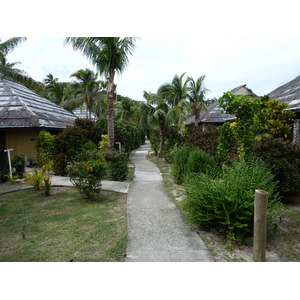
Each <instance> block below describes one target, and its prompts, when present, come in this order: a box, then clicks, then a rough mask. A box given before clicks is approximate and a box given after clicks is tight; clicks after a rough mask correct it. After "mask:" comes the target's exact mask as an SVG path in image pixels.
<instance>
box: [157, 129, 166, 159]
mask: <svg viewBox="0 0 300 300" xmlns="http://www.w3.org/2000/svg"><path fill="white" fill-rule="evenodd" d="M159 135H160V143H159V150H158V156H159V157H160V156H161V155H162V153H163V151H164V146H165V134H164V131H163V130H162V129H160V130H159Z"/></svg>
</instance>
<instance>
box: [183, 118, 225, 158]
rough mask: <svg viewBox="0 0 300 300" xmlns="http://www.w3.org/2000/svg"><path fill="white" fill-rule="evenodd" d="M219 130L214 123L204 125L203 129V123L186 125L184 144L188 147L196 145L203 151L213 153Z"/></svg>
mask: <svg viewBox="0 0 300 300" xmlns="http://www.w3.org/2000/svg"><path fill="white" fill-rule="evenodd" d="M218 137H219V131H218V128H217V127H216V126H214V125H206V126H205V130H203V125H201V126H195V125H194V124H191V125H189V126H188V134H187V136H186V137H185V141H184V144H185V145H186V146H189V147H197V148H199V149H201V150H203V151H204V152H205V153H208V154H210V155H215V154H216V152H217V146H218Z"/></svg>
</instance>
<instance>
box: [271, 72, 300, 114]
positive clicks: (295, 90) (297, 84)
mask: <svg viewBox="0 0 300 300" xmlns="http://www.w3.org/2000/svg"><path fill="white" fill-rule="evenodd" d="M268 96H269V97H270V99H277V100H279V101H282V102H285V103H286V104H288V106H289V107H288V109H291V110H295V111H299V110H300V76H298V77H296V78H295V79H293V80H291V81H289V82H288V83H286V84H284V85H282V86H280V87H278V88H277V89H275V90H274V91H272V92H271V93H269V94H268Z"/></svg>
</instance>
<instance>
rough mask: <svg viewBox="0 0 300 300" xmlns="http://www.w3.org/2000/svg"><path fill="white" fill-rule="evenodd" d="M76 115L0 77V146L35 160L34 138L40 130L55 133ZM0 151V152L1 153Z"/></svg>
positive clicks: (13, 154)
mask: <svg viewBox="0 0 300 300" xmlns="http://www.w3.org/2000/svg"><path fill="white" fill-rule="evenodd" d="M75 119H76V116H74V115H73V114H71V113H69V112H68V111H66V110H64V109H63V108H61V107H59V106H58V105H56V104H54V103H52V102H51V101H49V100H47V99H45V98H43V97H41V96H39V95H37V94H36V93H34V92H33V91H31V90H30V89H28V88H27V87H25V86H24V85H22V84H20V83H16V82H13V81H10V80H7V79H3V78H0V146H1V147H0V149H1V152H3V149H5V148H11V149H13V151H12V152H11V156H12V158H13V157H14V156H16V155H18V154H23V155H25V156H26V157H27V158H28V159H29V160H35V159H36V155H37V153H36V140H37V136H38V134H39V132H40V131H41V130H47V131H50V132H51V133H57V132H59V131H61V130H62V129H64V128H66V127H67V126H69V125H70V126H71V125H73V123H74V121H75ZM2 155H3V153H0V156H2Z"/></svg>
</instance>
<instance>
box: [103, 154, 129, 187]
mask: <svg viewBox="0 0 300 300" xmlns="http://www.w3.org/2000/svg"><path fill="white" fill-rule="evenodd" d="M102 155H103V157H104V159H105V161H106V162H107V163H108V176H109V179H111V180H114V181H124V180H126V178H127V175H128V171H129V168H128V164H129V159H128V158H127V157H126V156H125V155H123V154H120V153H119V152H117V151H107V152H104V153H102Z"/></svg>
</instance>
